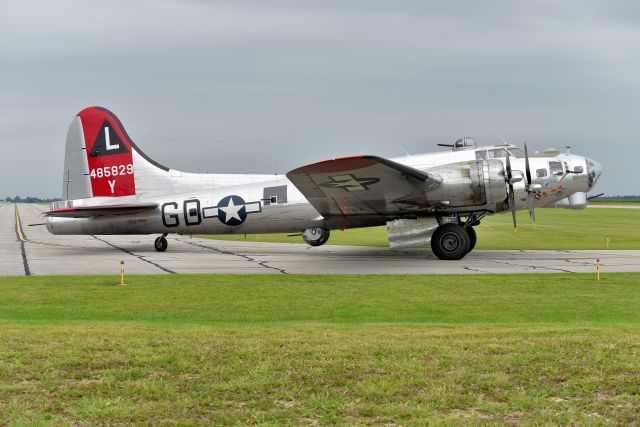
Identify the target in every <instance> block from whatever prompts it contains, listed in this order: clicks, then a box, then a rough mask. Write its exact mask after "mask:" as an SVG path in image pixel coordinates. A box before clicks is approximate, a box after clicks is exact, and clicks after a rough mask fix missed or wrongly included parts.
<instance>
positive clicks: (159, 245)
mask: <svg viewBox="0 0 640 427" xmlns="http://www.w3.org/2000/svg"><path fill="white" fill-rule="evenodd" d="M166 237H167V235H166V234H163V235H162V236H160V237H158V238H157V239H156V242H155V243H154V247H155V248H156V251H158V252H164V251H166V250H167V247H168V246H169V243H167V239H166Z"/></svg>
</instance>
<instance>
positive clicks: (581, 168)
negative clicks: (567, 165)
mask: <svg viewBox="0 0 640 427" xmlns="http://www.w3.org/2000/svg"><path fill="white" fill-rule="evenodd" d="M573 172H574V173H583V172H584V168H583V167H582V166H576V167H575V168H573Z"/></svg>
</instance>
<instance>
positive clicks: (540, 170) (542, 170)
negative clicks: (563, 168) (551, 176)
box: [536, 169, 547, 178]
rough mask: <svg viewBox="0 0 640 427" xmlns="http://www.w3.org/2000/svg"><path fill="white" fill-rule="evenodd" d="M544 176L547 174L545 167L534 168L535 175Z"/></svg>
mask: <svg viewBox="0 0 640 427" xmlns="http://www.w3.org/2000/svg"><path fill="white" fill-rule="evenodd" d="M546 176H547V170H546V169H538V170H536V177H538V178H544V177H546Z"/></svg>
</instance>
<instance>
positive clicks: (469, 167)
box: [427, 159, 524, 212]
mask: <svg viewBox="0 0 640 427" xmlns="http://www.w3.org/2000/svg"><path fill="white" fill-rule="evenodd" d="M428 172H429V173H430V174H434V175H436V176H438V178H439V179H440V180H441V184H440V185H439V186H438V187H436V188H434V189H432V190H430V191H428V192H427V198H428V200H429V201H431V200H433V205H441V207H439V208H438V210H439V211H442V212H460V211H465V210H469V211H477V210H487V211H491V212H498V211H501V210H504V204H505V200H506V198H507V193H506V184H505V178H504V166H503V164H502V162H501V161H500V160H498V159H489V160H479V161H470V162H461V163H453V164H449V165H446V166H440V167H437V168H433V169H429V171H428ZM521 186H522V190H524V185H521ZM517 190H518V189H516V191H517Z"/></svg>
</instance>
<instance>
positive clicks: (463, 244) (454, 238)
mask: <svg viewBox="0 0 640 427" xmlns="http://www.w3.org/2000/svg"><path fill="white" fill-rule="evenodd" d="M470 243H471V238H470V237H469V233H467V231H466V230H465V229H464V228H463V227H461V226H459V225H458V224H453V223H449V224H444V225H442V226H440V227H438V228H437V229H436V231H435V232H434V233H433V236H432V237H431V250H432V251H433V253H434V255H435V256H437V257H438V258H439V259H441V260H444V261H457V260H461V259H462V258H464V257H465V255H467V253H469V247H470Z"/></svg>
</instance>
